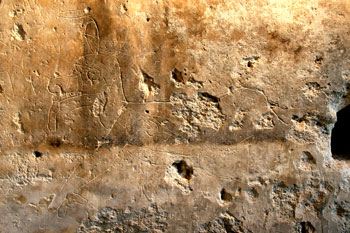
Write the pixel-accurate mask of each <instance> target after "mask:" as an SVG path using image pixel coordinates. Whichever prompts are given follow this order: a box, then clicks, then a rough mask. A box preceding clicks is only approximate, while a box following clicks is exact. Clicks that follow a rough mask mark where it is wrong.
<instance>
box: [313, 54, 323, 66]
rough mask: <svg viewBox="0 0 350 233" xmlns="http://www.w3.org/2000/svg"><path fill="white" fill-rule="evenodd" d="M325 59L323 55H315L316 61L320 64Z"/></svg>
mask: <svg viewBox="0 0 350 233" xmlns="http://www.w3.org/2000/svg"><path fill="white" fill-rule="evenodd" d="M322 61H323V57H322V56H316V57H315V63H316V64H318V65H321V64H322Z"/></svg>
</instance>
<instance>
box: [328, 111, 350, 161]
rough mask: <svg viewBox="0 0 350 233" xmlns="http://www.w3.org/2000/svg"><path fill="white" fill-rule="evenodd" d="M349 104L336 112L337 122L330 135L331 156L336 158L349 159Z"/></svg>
mask: <svg viewBox="0 0 350 233" xmlns="http://www.w3.org/2000/svg"><path fill="white" fill-rule="evenodd" d="M349 132H350V105H348V106H346V107H345V108H343V109H341V110H340V111H339V112H338V113H337V122H336V123H335V125H334V128H333V130H332V136H331V150H332V154H333V157H334V158H335V159H338V160H350V144H349V139H348V138H349V136H348V134H349Z"/></svg>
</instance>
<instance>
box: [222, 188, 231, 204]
mask: <svg viewBox="0 0 350 233" xmlns="http://www.w3.org/2000/svg"><path fill="white" fill-rule="evenodd" d="M220 198H221V200H223V201H225V202H229V201H232V195H231V194H230V193H228V192H227V191H226V190H225V189H224V188H223V189H221V192H220Z"/></svg>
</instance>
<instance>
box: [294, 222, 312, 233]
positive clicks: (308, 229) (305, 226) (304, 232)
mask: <svg viewBox="0 0 350 233" xmlns="http://www.w3.org/2000/svg"><path fill="white" fill-rule="evenodd" d="M297 232H300V233H314V232H315V227H314V226H313V225H312V224H311V223H310V222H300V223H298V224H297Z"/></svg>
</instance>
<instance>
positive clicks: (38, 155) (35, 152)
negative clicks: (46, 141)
mask: <svg viewBox="0 0 350 233" xmlns="http://www.w3.org/2000/svg"><path fill="white" fill-rule="evenodd" d="M33 154H34V156H35V157H37V158H40V157H41V156H42V155H43V154H42V153H41V152H40V151H34V152H33Z"/></svg>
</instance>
